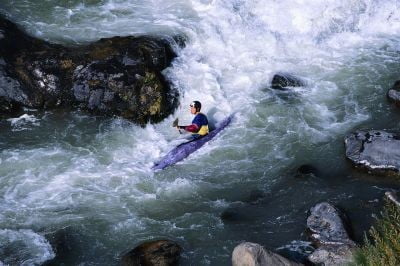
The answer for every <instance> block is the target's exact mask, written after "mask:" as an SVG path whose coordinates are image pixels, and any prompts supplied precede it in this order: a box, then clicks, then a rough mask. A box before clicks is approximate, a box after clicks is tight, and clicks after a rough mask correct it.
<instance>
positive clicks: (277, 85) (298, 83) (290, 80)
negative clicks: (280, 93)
mask: <svg viewBox="0 0 400 266" xmlns="http://www.w3.org/2000/svg"><path fill="white" fill-rule="evenodd" d="M302 86H305V82H304V81H302V80H301V79H300V78H298V77H296V76H293V75H291V74H287V73H279V74H275V75H274V77H273V78H272V82H271V87H272V88H273V89H278V90H285V89H287V87H302Z"/></svg>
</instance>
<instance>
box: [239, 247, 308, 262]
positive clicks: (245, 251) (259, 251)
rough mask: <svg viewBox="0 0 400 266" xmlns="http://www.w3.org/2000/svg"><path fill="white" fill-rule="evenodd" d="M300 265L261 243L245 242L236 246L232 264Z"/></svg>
mask: <svg viewBox="0 0 400 266" xmlns="http://www.w3.org/2000/svg"><path fill="white" fill-rule="evenodd" d="M245 265H254V266H264V265H274V266H300V265H303V264H299V263H296V262H293V261H290V260H288V259H286V258H284V257H282V256H281V255H279V254H276V253H274V252H271V251H269V250H267V249H265V248H264V247H262V246H260V245H259V244H255V243H250V242H245V243H241V244H240V245H238V246H236V247H235V249H234V250H233V252H232V266H245Z"/></svg>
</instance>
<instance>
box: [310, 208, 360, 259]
mask: <svg viewBox="0 0 400 266" xmlns="http://www.w3.org/2000/svg"><path fill="white" fill-rule="evenodd" d="M343 219H344V214H343V213H341V212H340V211H339V210H338V209H337V208H335V207H334V206H333V205H331V204H329V203H327V202H322V203H318V204H317V205H315V206H314V207H312V208H311V209H310V215H309V217H308V218H307V228H308V230H309V231H310V232H311V236H310V238H311V240H312V241H313V242H314V244H315V245H316V246H317V247H318V248H317V249H316V250H315V251H314V252H313V253H312V254H311V255H310V256H309V257H308V260H309V261H311V262H312V263H314V264H322V265H346V264H347V263H349V262H351V261H352V249H353V248H355V247H356V244H355V243H354V242H353V241H352V240H351V239H350V237H349V235H348V232H347V230H346V224H345V223H344V222H343Z"/></svg>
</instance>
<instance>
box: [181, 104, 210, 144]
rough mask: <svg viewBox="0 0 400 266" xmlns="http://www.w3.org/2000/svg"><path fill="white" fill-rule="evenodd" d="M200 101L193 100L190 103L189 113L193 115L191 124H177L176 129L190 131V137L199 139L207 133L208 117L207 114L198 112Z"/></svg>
mask: <svg viewBox="0 0 400 266" xmlns="http://www.w3.org/2000/svg"><path fill="white" fill-rule="evenodd" d="M200 109H201V103H200V102H199V101H193V102H192V103H191V104H190V113H191V114H193V115H195V117H194V118H193V121H192V124H191V125H188V126H179V125H178V126H177V128H178V129H184V130H186V131H188V132H191V133H192V135H191V139H192V140H195V139H199V138H201V137H204V136H205V135H207V134H208V132H209V129H208V119H207V116H206V115H205V114H203V113H200Z"/></svg>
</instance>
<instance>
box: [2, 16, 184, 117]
mask: <svg viewBox="0 0 400 266" xmlns="http://www.w3.org/2000/svg"><path fill="white" fill-rule="evenodd" d="M0 32H1V35H0V85H1V87H0V100H2V101H3V102H6V103H8V104H3V105H4V106H7V105H9V104H12V105H13V106H15V107H21V106H24V107H33V108H39V109H42V108H43V109H50V108H57V107H78V108H82V109H86V110H89V111H92V112H94V113H100V114H105V115H119V116H122V117H125V118H128V119H131V120H133V121H135V122H137V123H139V124H145V123H147V122H148V121H151V122H158V121H160V120H162V119H163V118H165V117H166V116H168V115H169V114H171V113H172V111H173V109H174V108H175V107H176V105H177V96H178V95H177V92H176V90H174V89H172V88H171V85H170V84H169V82H168V81H166V80H165V78H164V77H163V75H162V74H161V71H162V70H163V69H165V68H166V67H168V66H169V65H170V63H171V61H172V59H173V58H174V57H175V56H176V54H175V53H174V51H173V50H172V48H171V45H170V41H173V40H174V38H169V39H168V40H166V39H160V38H155V37H149V36H142V37H113V38H108V39H101V40H99V41H97V42H94V43H92V44H90V45H86V46H77V47H63V46H61V45H57V44H51V43H48V42H45V41H42V40H39V39H36V38H33V37H30V36H28V35H26V34H25V33H24V32H23V31H21V30H19V29H18V27H17V26H15V25H14V24H13V23H11V22H10V21H8V20H6V19H2V18H0ZM175 39H177V40H180V39H179V38H177V37H176V38H175ZM3 109H7V110H8V109H10V108H9V107H7V108H3V107H2V108H0V111H2V110H3Z"/></svg>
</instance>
